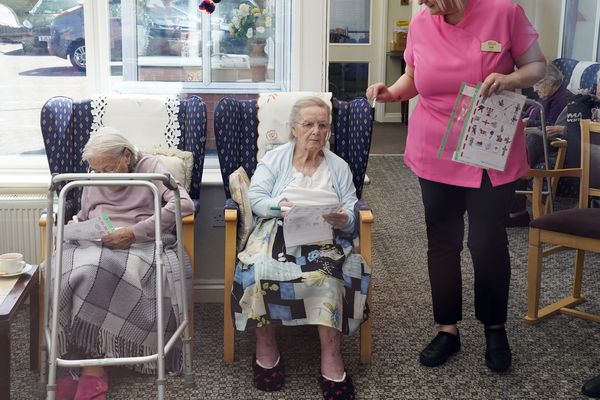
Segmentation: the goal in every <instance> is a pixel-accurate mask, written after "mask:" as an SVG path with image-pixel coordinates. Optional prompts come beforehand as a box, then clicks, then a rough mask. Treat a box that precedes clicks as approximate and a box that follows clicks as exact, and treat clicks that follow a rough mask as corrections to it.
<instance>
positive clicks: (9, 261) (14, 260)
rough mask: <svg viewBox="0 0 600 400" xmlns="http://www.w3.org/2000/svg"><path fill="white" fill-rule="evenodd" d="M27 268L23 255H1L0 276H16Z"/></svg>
mask: <svg viewBox="0 0 600 400" xmlns="http://www.w3.org/2000/svg"><path fill="white" fill-rule="evenodd" d="M23 268H25V261H24V260H23V254H21V253H4V254H2V255H0V275H7V274H16V273H18V272H21V271H22V270H23Z"/></svg>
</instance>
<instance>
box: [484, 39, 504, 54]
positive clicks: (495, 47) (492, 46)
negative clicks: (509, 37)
mask: <svg viewBox="0 0 600 400" xmlns="http://www.w3.org/2000/svg"><path fill="white" fill-rule="evenodd" d="M481 51H484V52H486V53H500V52H501V51H502V45H501V44H500V43H498V42H496V41H495V40H487V41H485V42H483V43H481Z"/></svg>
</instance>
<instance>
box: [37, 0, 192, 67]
mask: <svg viewBox="0 0 600 400" xmlns="http://www.w3.org/2000/svg"><path fill="white" fill-rule="evenodd" d="M111 3H112V2H111ZM176 4H182V5H183V4H185V5H187V4H188V0H183V1H181V2H178V3H176ZM109 5H110V4H109ZM114 6H115V7H118V4H116V3H115V4H114ZM113 14H115V15H120V13H117V12H115V13H113V12H111V15H113ZM200 19H201V18H200V16H198V15H196V16H191V15H189V14H187V13H186V12H184V11H183V10H182V9H181V8H180V7H177V6H176V5H173V6H171V5H169V7H161V6H154V7H147V8H146V12H145V13H144V14H143V18H142V20H143V29H138V30H139V31H144V32H145V37H144V38H140V39H141V40H139V41H138V44H144V45H143V47H142V48H141V49H140V50H139V52H138V54H139V55H140V56H180V55H182V54H184V53H185V52H186V51H187V49H186V46H187V40H188V38H189V37H191V36H190V34H191V32H198V31H199V21H200ZM83 26H84V25H83V5H81V6H78V7H75V8H73V9H70V10H67V11H65V12H63V13H62V14H60V15H58V16H56V18H55V19H54V22H53V23H52V26H51V29H50V40H49V42H48V51H49V53H50V54H52V55H55V56H57V57H61V58H65V59H66V58H68V59H69V60H70V61H71V64H73V66H74V67H75V68H77V69H79V70H81V71H85V40H84V27H83ZM110 38H111V41H112V43H111V59H112V60H113V61H116V60H121V57H122V56H121V21H120V19H119V18H117V17H115V18H113V17H111V19H110ZM198 46H200V43H199V41H198Z"/></svg>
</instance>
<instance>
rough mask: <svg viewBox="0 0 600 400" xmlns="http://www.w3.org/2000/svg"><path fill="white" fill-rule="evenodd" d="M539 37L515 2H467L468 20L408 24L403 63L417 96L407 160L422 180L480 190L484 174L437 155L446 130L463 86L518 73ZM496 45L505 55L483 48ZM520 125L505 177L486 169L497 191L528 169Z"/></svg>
mask: <svg viewBox="0 0 600 400" xmlns="http://www.w3.org/2000/svg"><path fill="white" fill-rule="evenodd" d="M537 37H538V34H537V32H536V31H535V29H534V28H533V26H532V25H531V23H530V22H529V20H528V19H527V17H526V16H525V13H524V11H523V9H522V8H521V6H519V5H517V4H514V3H513V2H512V1H511V0H469V2H468V4H467V7H466V9H465V14H464V18H463V19H462V21H460V22H459V23H458V24H456V25H451V24H448V23H446V22H445V21H444V17H443V16H441V15H431V14H430V13H429V10H423V11H421V12H420V13H419V14H417V15H416V16H415V17H414V18H413V20H412V21H411V23H410V29H409V35H408V41H407V46H406V50H405V52H404V58H405V59H406V63H407V65H409V66H411V67H413V68H414V70H415V86H416V88H417V91H418V92H419V97H418V103H417V106H416V108H415V110H414V112H413V114H412V116H411V118H410V120H409V123H408V138H407V143H406V151H405V155H404V161H405V163H406V164H407V165H408V166H409V168H410V169H411V170H412V171H413V172H414V173H415V174H416V175H417V176H419V177H421V178H424V179H427V180H431V181H435V182H440V183H446V184H451V185H456V186H463V187H480V185H481V178H482V174H483V169H481V168H478V167H474V166H470V165H466V164H462V163H459V162H456V161H452V160H448V159H445V158H441V159H438V158H437V151H438V149H439V147H440V143H441V141H442V137H443V135H444V132H445V130H446V126H447V125H448V121H449V119H450V114H451V112H452V107H453V105H454V101H455V99H456V96H457V94H458V91H459V89H460V86H461V83H462V82H466V83H467V84H470V85H473V86H475V85H476V84H477V82H480V81H483V80H484V79H485V78H486V77H487V76H488V75H489V74H490V73H492V72H497V73H501V74H509V73H511V72H513V71H514V68H515V63H514V60H515V58H517V57H519V56H521V55H522V54H524V53H525V52H526V51H527V50H528V49H529V48H530V47H531V45H532V44H534V43H535V41H536V40H537ZM488 40H495V41H496V42H498V43H500V44H501V51H500V52H499V53H494V52H482V51H481V44H482V43H483V42H486V41H488ZM521 132H523V126H522V123H520V125H519V127H518V129H517V133H516V135H515V140H514V143H513V146H512V148H511V152H510V155H509V158H508V160H507V164H506V168H505V171H504V172H501V171H496V170H491V169H490V170H488V174H489V176H490V179H491V182H492V184H493V185H494V186H497V185H502V184H505V183H509V182H512V181H515V180H516V179H518V178H520V177H521V176H523V175H524V174H525V173H526V172H527V171H528V169H529V164H528V162H527V147H526V144H525V137H524V135H523V134H522V133H521Z"/></svg>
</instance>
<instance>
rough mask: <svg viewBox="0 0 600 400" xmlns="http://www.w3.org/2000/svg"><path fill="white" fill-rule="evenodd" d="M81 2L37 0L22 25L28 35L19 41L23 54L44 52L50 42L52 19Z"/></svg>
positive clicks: (80, 0) (79, 0)
mask: <svg viewBox="0 0 600 400" xmlns="http://www.w3.org/2000/svg"><path fill="white" fill-rule="evenodd" d="M81 2H82V0H39V1H38V2H37V3H35V5H34V6H33V8H32V9H31V10H30V11H29V13H28V15H27V18H26V19H25V20H24V21H23V25H24V26H25V27H26V28H28V29H29V32H30V35H29V36H28V37H27V38H25V39H24V40H22V41H21V43H22V44H23V52H25V53H41V52H44V53H45V52H46V48H47V47H48V44H47V42H48V40H50V25H51V24H52V21H53V20H54V18H55V17H56V16H57V15H59V14H60V13H62V12H63V11H64V10H67V9H69V8H73V7H75V6H77V5H79V4H80V3H81Z"/></svg>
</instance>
